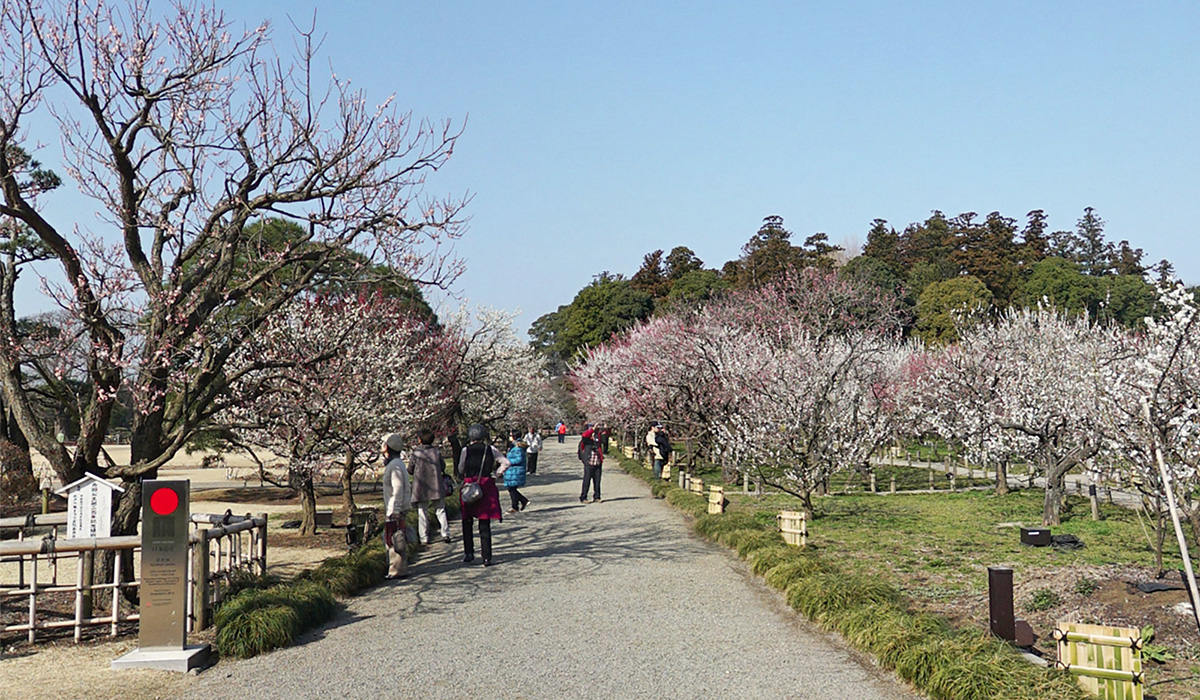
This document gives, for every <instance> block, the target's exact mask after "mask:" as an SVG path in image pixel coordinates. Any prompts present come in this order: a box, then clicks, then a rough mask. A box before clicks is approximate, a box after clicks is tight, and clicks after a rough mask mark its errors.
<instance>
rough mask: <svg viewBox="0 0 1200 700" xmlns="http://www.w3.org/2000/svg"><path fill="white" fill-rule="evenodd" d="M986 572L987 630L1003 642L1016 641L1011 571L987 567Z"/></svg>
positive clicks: (1001, 567) (999, 567) (1003, 567)
mask: <svg viewBox="0 0 1200 700" xmlns="http://www.w3.org/2000/svg"><path fill="white" fill-rule="evenodd" d="M987 572H988V617H989V620H990V622H989V629H991V631H992V634H994V635H996V636H997V637H999V638H1001V639H1003V640H1005V641H1008V642H1012V641H1016V639H1017V632H1016V614H1015V611H1014V610H1013V570H1012V569H1011V568H1009V567H1007V566H989V567H988V569H987Z"/></svg>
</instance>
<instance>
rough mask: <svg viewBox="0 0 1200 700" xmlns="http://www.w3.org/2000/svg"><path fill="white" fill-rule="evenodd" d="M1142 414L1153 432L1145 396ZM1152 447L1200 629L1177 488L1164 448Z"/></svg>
mask: <svg viewBox="0 0 1200 700" xmlns="http://www.w3.org/2000/svg"><path fill="white" fill-rule="evenodd" d="M1142 416H1143V417H1144V418H1145V419H1146V424H1147V425H1148V426H1150V427H1151V429H1152V432H1153V426H1154V424H1153V423H1152V422H1151V418H1150V402H1149V401H1148V400H1147V399H1146V397H1144V396H1143V397H1142ZM1151 449H1152V450H1154V459H1155V461H1157V462H1158V473H1159V476H1161V477H1162V482H1163V487H1164V488H1163V490H1164V491H1166V492H1167V508H1169V509H1170V511H1171V522H1172V523H1173V524H1174V525H1175V539H1177V540H1179V556H1180V558H1182V559H1183V570H1184V571H1185V572H1186V573H1187V584H1188V590H1189V591H1190V592H1191V594H1192V618H1193V619H1195V621H1196V628H1197V629H1200V610H1198V609H1197V607H1198V606H1200V590H1197V588H1196V574H1195V572H1193V571H1192V557H1191V556H1190V555H1189V554H1188V548H1187V540H1186V539H1184V537H1183V526H1181V525H1180V524H1179V509H1178V508H1177V507H1176V506H1175V489H1174V487H1173V486H1172V485H1171V474H1170V473H1169V472H1168V471H1167V463H1166V461H1164V460H1163V456H1162V450H1161V449H1160V448H1159V446H1158V443H1157V442H1155V443H1154V444H1152V445H1151Z"/></svg>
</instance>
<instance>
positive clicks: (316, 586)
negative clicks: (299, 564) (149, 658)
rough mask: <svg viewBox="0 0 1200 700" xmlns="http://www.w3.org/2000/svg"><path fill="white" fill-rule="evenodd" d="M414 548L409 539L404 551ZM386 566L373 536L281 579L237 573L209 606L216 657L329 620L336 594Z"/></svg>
mask: <svg viewBox="0 0 1200 700" xmlns="http://www.w3.org/2000/svg"><path fill="white" fill-rule="evenodd" d="M417 550H418V547H417V545H416V543H410V544H409V553H410V555H415V553H416V551H417ZM410 561H411V558H410ZM387 570H388V559H387V552H386V551H385V550H384V545H383V538H382V537H378V536H377V537H372V538H371V539H370V540H369V541H368V542H367V543H366V544H365V545H363V546H362V547H360V548H358V549H356V550H355V551H353V552H351V553H349V554H345V555H342V556H340V557H332V558H330V559H326V560H325V561H324V562H322V563H321V564H320V565H319V566H317V567H316V568H313V569H307V570H305V571H302V572H301V573H300V574H298V575H297V576H296V577H295V578H294V579H292V580H291V581H288V582H286V583H280V581H279V579H278V577H276V576H273V575H271V574H268V575H266V576H252V577H247V576H243V577H239V579H238V581H237V585H238V586H240V588H241V590H239V591H238V592H237V593H236V594H235V595H232V596H230V597H228V598H226V599H225V600H224V601H222V602H221V603H220V605H218V607H217V609H216V611H214V614H213V624H214V627H215V628H216V637H215V639H214V642H213V646H214V647H215V648H216V649H217V651H218V652H219V653H220V654H221V656H222V657H229V658H237V659H248V658H250V657H252V656H257V655H259V654H262V653H264V652H267V651H271V650H274V649H279V648H280V647H286V646H291V645H292V644H293V643H295V641H296V638H297V637H299V636H300V635H301V634H303V633H305V632H307V631H308V630H310V629H313V628H314V627H317V626H319V625H322V624H324V623H326V622H328V621H329V620H331V619H333V617H334V615H336V614H337V611H338V607H339V606H338V604H337V599H338V598H349V597H352V596H355V595H358V594H359V593H361V592H363V591H365V590H366V589H368V588H371V587H373V586H375V585H378V584H379V583H380V582H382V581H383V579H384V576H386V575H387Z"/></svg>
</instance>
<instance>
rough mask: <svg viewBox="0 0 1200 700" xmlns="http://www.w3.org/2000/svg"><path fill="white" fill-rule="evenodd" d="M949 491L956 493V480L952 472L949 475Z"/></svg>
mask: <svg viewBox="0 0 1200 700" xmlns="http://www.w3.org/2000/svg"><path fill="white" fill-rule="evenodd" d="M950 490H951V491H955V492H957V491H958V480H957V479H955V476H954V473H953V472H951V474H950Z"/></svg>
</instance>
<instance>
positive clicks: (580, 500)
mask: <svg viewBox="0 0 1200 700" xmlns="http://www.w3.org/2000/svg"><path fill="white" fill-rule="evenodd" d="M579 502H580V503H587V499H586V498H581V499H579Z"/></svg>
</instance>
